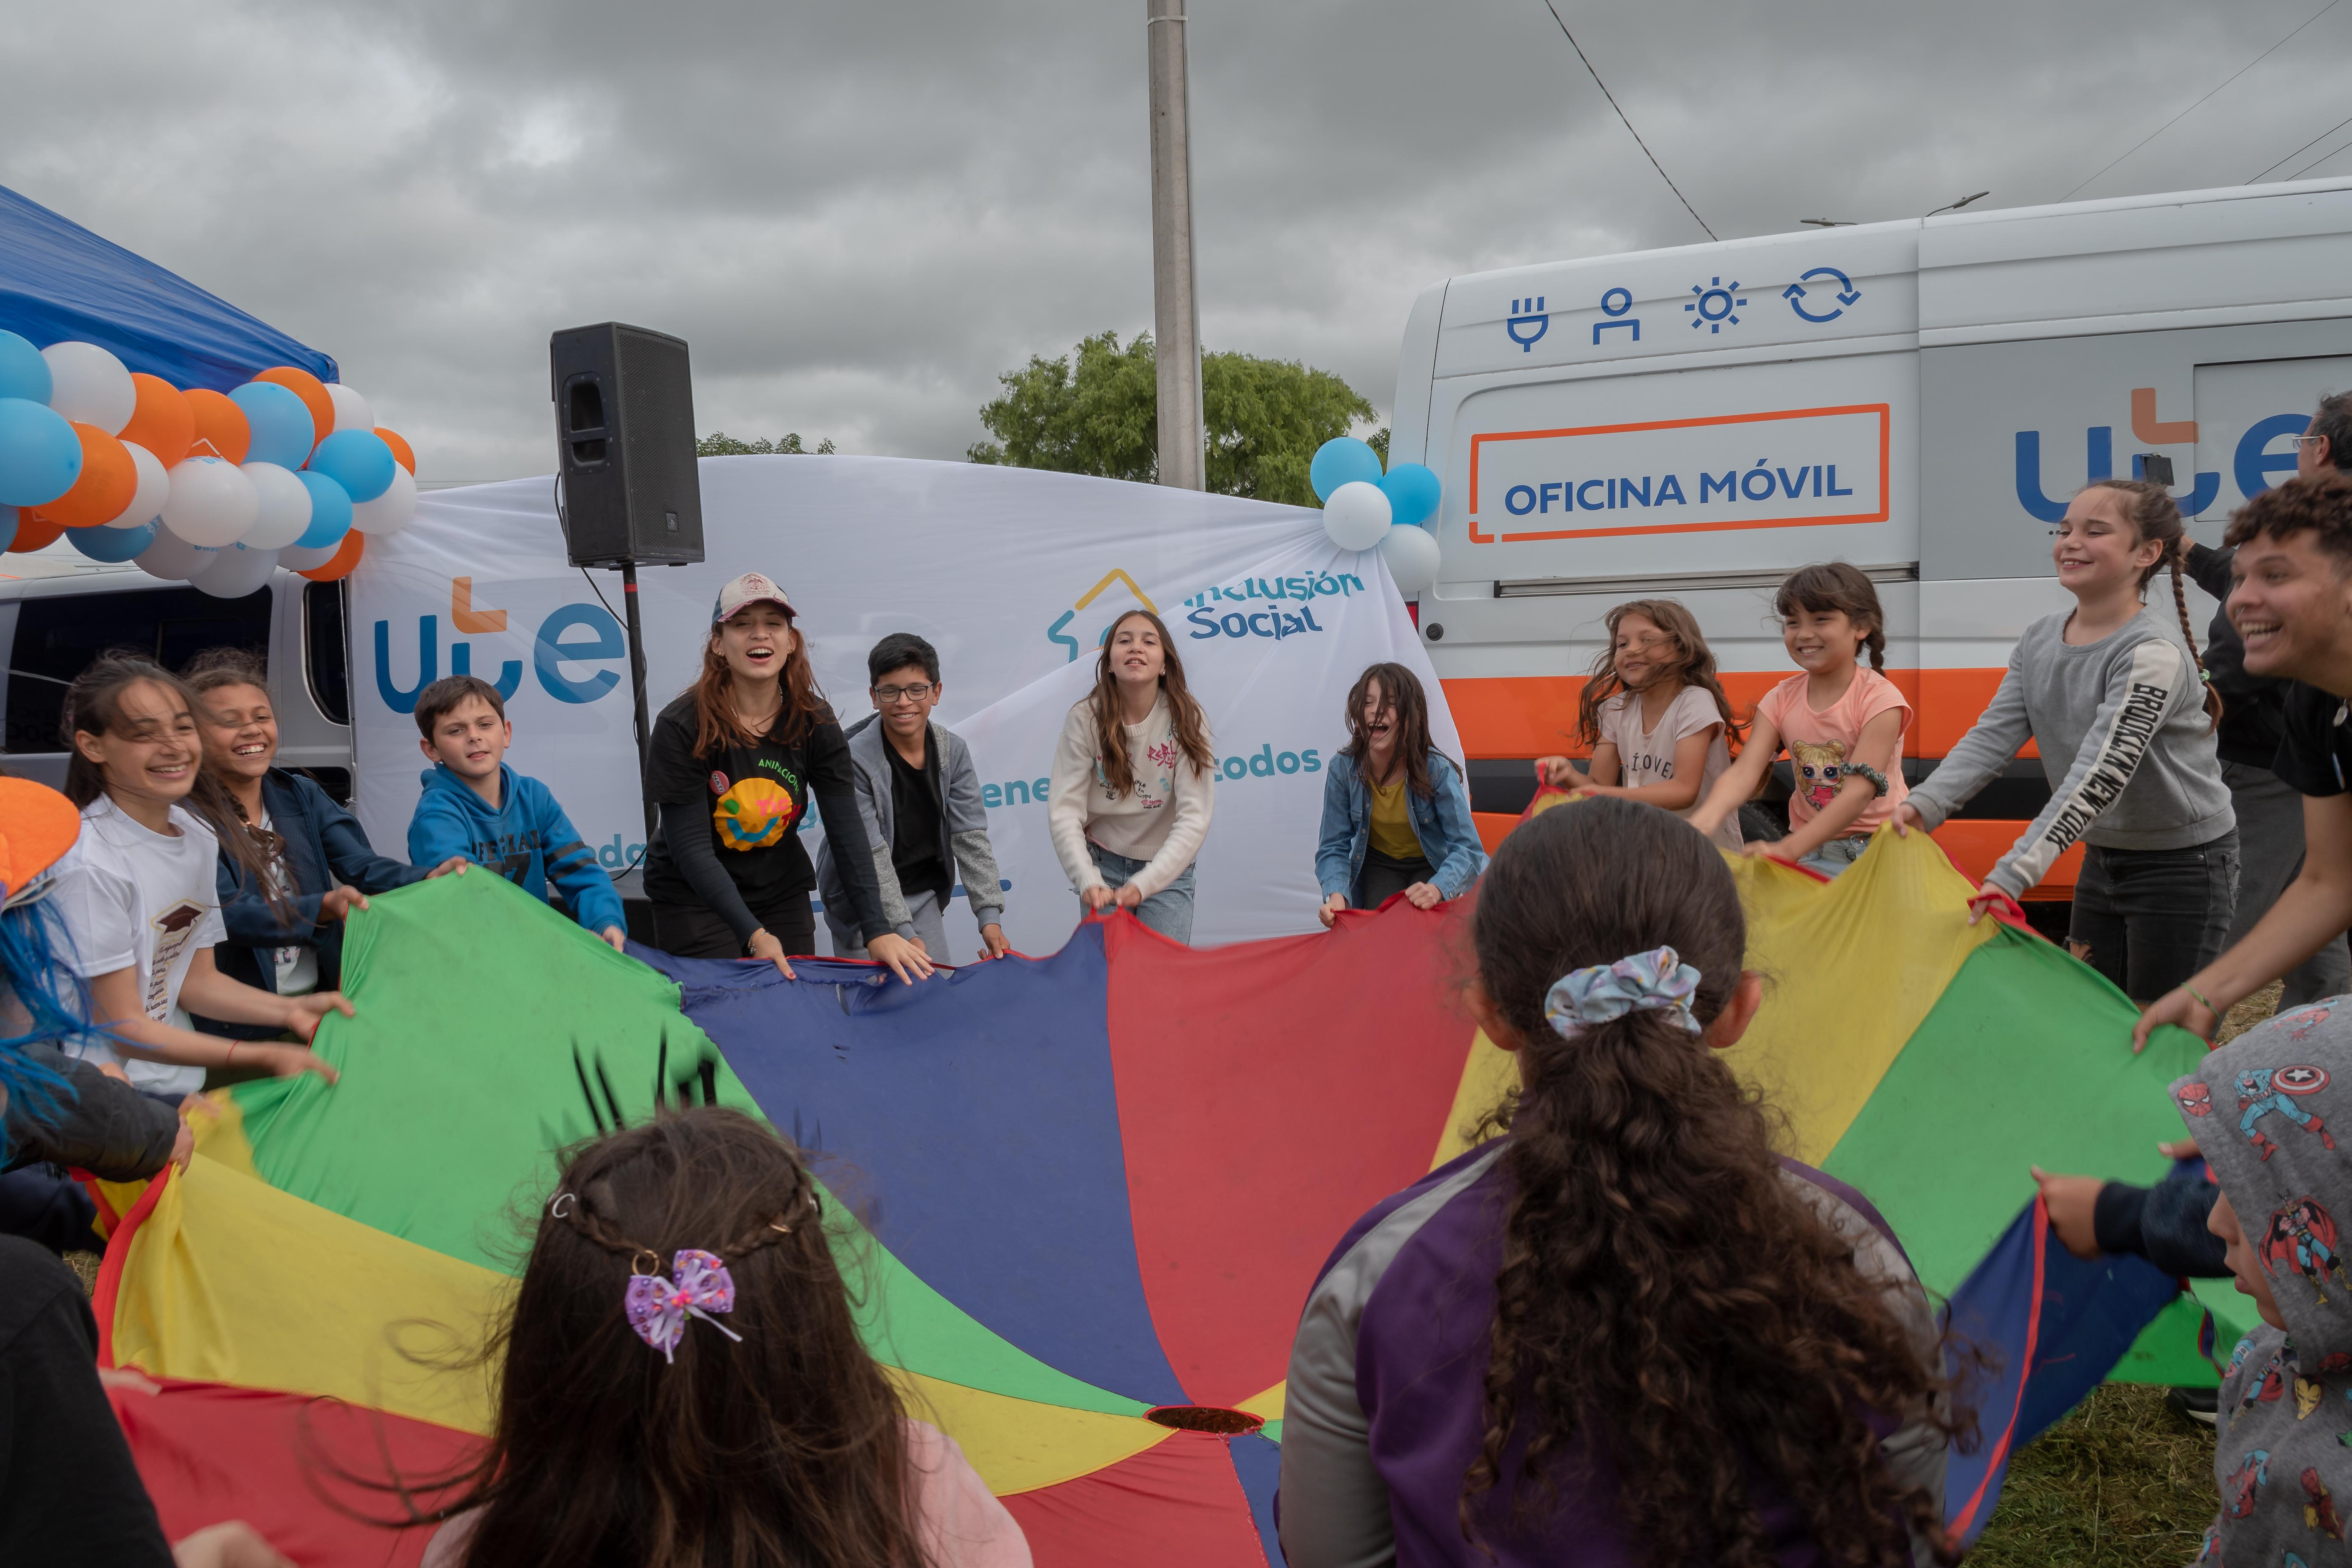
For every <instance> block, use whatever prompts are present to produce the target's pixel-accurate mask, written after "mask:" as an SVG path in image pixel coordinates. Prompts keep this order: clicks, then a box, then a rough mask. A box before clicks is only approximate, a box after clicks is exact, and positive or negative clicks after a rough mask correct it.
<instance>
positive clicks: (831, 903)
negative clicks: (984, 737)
mask: <svg viewBox="0 0 2352 1568" xmlns="http://www.w3.org/2000/svg"><path fill="white" fill-rule="evenodd" d="M866 676H867V679H869V680H870V681H871V682H872V685H871V687H870V688H869V690H868V695H869V696H871V697H872V698H873V700H874V711H875V715H876V718H874V719H867V720H866V721H863V722H861V723H859V724H858V725H857V726H856V728H854V729H852V730H851V731H849V736H848V739H849V762H850V773H851V775H852V777H853V779H854V781H855V783H856V790H857V810H858V814H859V815H860V816H862V817H864V819H865V822H866V842H867V843H868V844H871V845H872V846H873V847H874V870H875V874H876V875H877V877H878V878H879V879H881V883H882V915H883V918H884V919H885V920H887V921H892V922H893V923H894V924H895V926H896V927H897V930H898V934H899V935H900V936H902V937H905V938H906V939H907V940H908V941H909V942H913V943H914V944H915V945H916V946H918V947H919V948H921V949H922V950H923V952H924V953H925V954H926V955H928V956H929V957H931V958H933V959H938V960H941V961H944V960H945V958H946V956H947V944H948V933H947V926H946V923H945V921H944V919H943V917H944V916H945V914H946V912H947V903H948V894H949V892H950V889H953V888H954V886H955V878H954V875H952V874H950V868H951V867H952V868H954V870H955V871H956V872H960V873H961V875H962V877H963V886H964V893H965V896H966V897H967V898H969V899H970V900H971V912H972V917H973V918H974V919H975V920H977V921H980V939H981V941H982V942H984V943H985V944H986V946H985V948H984V949H983V951H982V952H981V954H980V956H981V957H982V958H984V959H986V958H1001V957H1003V954H1004V953H1005V952H1006V950H1007V949H1008V948H1009V947H1010V946H1011V945H1012V944H1011V943H1009V942H1006V941H1005V939H1004V928H1003V926H1002V925H1001V924H999V923H998V922H999V921H1001V920H1002V919H1003V914H1004V895H1003V892H1002V891H1001V890H1000V889H999V887H998V877H997V871H996V855H995V852H994V851H993V850H992V849H991V848H990V847H989V844H988V814H987V813H986V811H984V810H983V809H982V806H981V804H980V774H979V773H977V772H975V771H974V770H973V768H972V765H971V749H970V748H969V747H967V746H966V745H965V744H964V743H963V742H962V741H961V739H960V738H958V737H957V736H956V735H955V734H954V733H953V732H951V731H948V730H946V729H944V728H942V727H941V726H940V725H937V724H934V723H932V722H931V710H932V709H934V708H936V707H938V706H939V705H940V697H941V696H942V695H943V694H944V693H945V690H946V689H945V688H944V687H942V686H941V685H940V656H939V652H938V650H937V649H935V648H933V647H931V645H930V644H929V643H928V642H925V641H924V640H923V639H922V638H921V637H917V636H915V635H914V634H913V633H911V632H894V633H892V634H891V635H890V636H888V637H884V638H883V639H882V640H881V641H880V642H878V643H876V644H875V645H874V650H873V651H872V652H871V653H869V654H867V655H866ZM877 720H878V722H877ZM816 876H817V896H818V897H819V898H821V899H823V900H824V923H825V924H826V925H828V926H830V927H831V928H832V929H833V951H834V955H835V957H838V958H863V957H865V956H866V949H865V948H864V947H863V946H861V945H859V943H858V941H857V932H856V930H855V929H854V928H852V927H851V926H850V925H848V924H846V923H845V921H843V920H842V918H841V916H840V914H838V913H836V912H835V911H837V910H840V911H845V910H848V908H849V907H850V906H849V895H848V892H847V890H846V889H845V887H844V886H843V884H842V880H841V868H839V867H837V866H835V864H834V862H833V852H832V847H831V846H830V844H829V843H821V844H820V845H819V846H818V848H817V858H816Z"/></svg>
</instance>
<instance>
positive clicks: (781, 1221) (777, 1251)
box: [450, 1107, 925, 1568]
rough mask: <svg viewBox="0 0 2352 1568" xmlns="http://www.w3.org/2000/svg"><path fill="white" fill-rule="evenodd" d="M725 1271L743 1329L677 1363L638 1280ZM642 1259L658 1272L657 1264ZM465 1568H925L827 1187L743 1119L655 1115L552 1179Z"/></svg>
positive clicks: (576, 1158) (889, 1414) (689, 1337)
mask: <svg viewBox="0 0 2352 1568" xmlns="http://www.w3.org/2000/svg"><path fill="white" fill-rule="evenodd" d="M686 1247H696V1248H699V1249H701V1250H703V1251H706V1252H713V1253H716V1254H718V1256H719V1259H720V1261H721V1262H723V1263H724V1264H725V1265H726V1267H727V1270H728V1272H729V1274H730V1276H731V1277H732V1279H733V1280H734V1284H735V1304H734V1310H732V1311H731V1312H730V1313H728V1314H727V1315H726V1316H725V1317H723V1318H719V1319H715V1320H714V1321H717V1322H721V1323H724V1324H725V1325H726V1327H727V1328H728V1329H729V1330H730V1331H733V1332H734V1333H737V1334H740V1335H741V1336H742V1338H741V1339H740V1341H736V1340H731V1339H729V1338H728V1337H727V1336H726V1335H725V1334H722V1333H720V1332H719V1331H718V1330H716V1329H714V1328H712V1327H711V1326H710V1325H709V1323H705V1322H702V1321H698V1320H696V1319H693V1318H691V1317H689V1318H688V1321H687V1330H686V1337H685V1339H684V1340H683V1341H682V1342H680V1343H679V1344H678V1345H677V1352H676V1360H675V1361H674V1362H665V1361H664V1360H663V1358H662V1355H661V1352H658V1351H656V1350H654V1349H652V1348H651V1347H650V1346H648V1345H647V1344H646V1342H644V1341H643V1340H641V1339H639V1338H638V1337H637V1335H636V1333H635V1331H633V1330H632V1329H631V1328H630V1326H629V1321H628V1317H627V1315H626V1312H625V1310H624V1305H623V1301H624V1295H625V1291H626V1290H627V1289H628V1283H629V1279H630V1275H631V1274H632V1272H633V1271H635V1272H642V1271H644V1270H645V1269H646V1268H650V1267H653V1266H654V1265H656V1264H657V1265H658V1266H659V1270H660V1271H661V1272H662V1273H664V1274H667V1273H668V1272H669V1270H670V1268H671V1266H672V1259H673V1258H674V1256H675V1255H676V1254H677V1252H678V1251H679V1250H680V1249H681V1248H686ZM648 1258H650V1259H651V1262H648V1261H647V1259H648ZM491 1352H492V1353H493V1354H498V1355H499V1356H500V1357H501V1359H502V1361H503V1368H502V1371H501V1373H500V1375H499V1396H498V1414H497V1419H496V1425H495V1426H494V1427H493V1429H492V1431H491V1434H490V1441H489V1444H488V1447H487V1448H485V1449H484V1450H483V1452H482V1455H481V1457H480V1459H479V1461H478V1463H477V1464H476V1465H475V1466H474V1467H473V1468H471V1470H470V1472H469V1479H470V1482H471V1484H470V1486H469V1487H468V1489H467V1494H466V1495H465V1496H464V1497H463V1498H462V1499H461V1500H458V1501H457V1502H454V1503H452V1504H451V1505H450V1508H451V1509H452V1510H456V1509H464V1508H479V1509H480V1510H481V1512H480V1513H479V1515H478V1516H477V1518H478V1522H477V1524H476V1526H475V1529H474V1531H473V1534H472V1536H471V1538H470V1540H469V1541H468V1542H467V1546H466V1552H465V1555H464V1558H463V1559H462V1562H463V1563H464V1565H465V1568H575V1565H577V1564H606V1563H612V1564H624V1563H625V1564H627V1565H629V1568H705V1564H707V1563H727V1564H730V1568H806V1565H808V1564H813V1563H824V1564H826V1565H827V1568H923V1564H924V1563H925V1558H924V1554H923V1550H922V1546H921V1543H920V1535H919V1525H918V1523H917V1521H916V1513H915V1502H914V1481H913V1478H912V1476H911V1475H910V1472H909V1463H908V1449H907V1442H906V1436H905V1430H904V1427H903V1426H902V1425H901V1419H902V1418H901V1415H900V1410H899V1404H898V1395H897V1394H896V1392H895V1391H894V1390H893V1389H892V1387H891V1385H890V1383H889V1381H888V1379H887V1378H886V1377H885V1376H884V1374H883V1372H882V1369H881V1368H880V1367H879V1366H878V1365H877V1364H876V1363H875V1361H874V1358H873V1356H872V1355H870V1354H868V1353H867V1352H866V1346H865V1344H864V1342H862V1341H861V1340H860V1339H859V1338H858V1333H857V1326H856V1322H855V1321H854V1320H853V1319H852V1317H851V1313H850V1304H849V1299H848V1294H847V1291H846V1289H845V1286H844V1284H843V1281H842V1277H841V1273H840V1270H839V1268H837V1267H836V1265H835V1261H834V1256H833V1250H832V1247H830V1246H829V1245H828V1242H827V1239H826V1231H825V1226H824V1220H823V1216H822V1212H821V1207H820V1199H819V1195H818V1191H817V1187H816V1184H815V1183H814V1180H812V1179H811V1177H810V1175H809V1173H808V1171H807V1169H806V1167H805V1166H804V1165H803V1163H802V1162H801V1159H800V1157H799V1155H798V1154H797V1153H796V1152H794V1150H793V1148H792V1146H791V1145H789V1144H788V1143H786V1142H784V1141H783V1139H782V1138H781V1137H780V1136H778V1135H777V1134H776V1133H775V1132H773V1131H770V1130H769V1129H768V1128H766V1127H764V1126H762V1125H761V1123H759V1122H758V1121H754V1120H752V1119H751V1117H749V1116H746V1115H744V1114H743V1113H742V1112H740V1111H738V1110H727V1109H724V1108H719V1107H701V1108H698V1109H695V1110H685V1111H677V1112H668V1113H663V1114H659V1115H656V1118H655V1119H654V1120H653V1121H648V1122H645V1123H642V1124H640V1125H638V1126H635V1127H632V1128H629V1129H627V1130H625V1131H619V1132H614V1133H612V1134H610V1135H608V1136H606V1137H604V1138H603V1139H601V1140H599V1141H597V1142H593V1143H591V1144H589V1145H588V1146H586V1147H585V1148H583V1149H581V1150H580V1151H578V1152H576V1153H574V1154H573V1155H572V1158H571V1160H570V1161H569V1162H568V1163H566V1164H565V1166H564V1168H563V1173H562V1176H561V1177H560V1178H558V1181H557V1184H556V1191H555V1194H553V1196H552V1197H551V1201H550V1202H549V1203H548V1204H547V1205H545V1206H544V1207H542V1208H541V1210H540V1215H539V1222H538V1232H537V1235H536V1236H535V1237H534V1238H533V1240H532V1244H531V1249H530V1261H529V1262H528V1264H527V1265H526V1266H525V1268H524V1269H523V1274H522V1279H521V1282H520V1285H519V1286H518V1287H517V1289H516V1290H515V1294H514V1299H513V1304H512V1306H511V1308H510V1309H509V1310H508V1312H507V1313H506V1315H505V1319H504V1321H503V1322H502V1324H501V1326H500V1327H499V1331H498V1333H497V1337H496V1339H495V1341H494V1342H493V1345H492V1347H491Z"/></svg>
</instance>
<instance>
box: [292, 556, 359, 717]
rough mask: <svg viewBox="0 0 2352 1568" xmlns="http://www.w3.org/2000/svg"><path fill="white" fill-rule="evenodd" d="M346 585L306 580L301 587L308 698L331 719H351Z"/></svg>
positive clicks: (303, 658)
mask: <svg viewBox="0 0 2352 1568" xmlns="http://www.w3.org/2000/svg"><path fill="white" fill-rule="evenodd" d="M346 592H348V590H347V588H346V587H345V585H344V584H341V583H340V582H338V583H309V584H304V585H303V588H302V662H303V665H304V667H305V668H307V670H308V671H309V674H310V700H311V701H312V702H314V703H316V704H317V705H318V709H319V711H320V713H321V714H322V715H324V716H325V717H326V718H327V719H328V720H329V721H331V722H333V723H337V724H348V723H350V722H351V721H352V679H351V650H350V643H349V641H348V640H347V639H346V638H345V637H344V636H343V624H344V613H343V595H345V593H346Z"/></svg>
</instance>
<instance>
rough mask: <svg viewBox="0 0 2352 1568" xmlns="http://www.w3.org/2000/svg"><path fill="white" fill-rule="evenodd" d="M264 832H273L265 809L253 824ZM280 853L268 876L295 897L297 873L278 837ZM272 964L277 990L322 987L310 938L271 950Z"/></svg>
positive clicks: (288, 992)
mask: <svg viewBox="0 0 2352 1568" xmlns="http://www.w3.org/2000/svg"><path fill="white" fill-rule="evenodd" d="M254 826H256V827H257V828H259V829H260V830H261V831H262V832H263V833H271V832H274V831H275V829H274V828H272V827H271V826H270V822H269V814H268V812H266V811H265V812H263V813H262V814H261V820H260V821H259V822H257V823H256V824H254ZM277 843H278V853H277V854H275V855H272V856H271V857H270V858H269V880H270V883H271V885H272V886H273V887H275V888H276V889H277V890H278V896H279V897H281V898H283V899H286V900H289V901H290V900H292V899H293V898H294V896H295V895H296V894H297V893H298V892H299V891H300V889H298V888H296V887H295V886H294V874H293V872H292V871H290V870H289V869H288V868H287V865H286V841H285V840H284V839H282V838H281V839H278V840H277ZM269 963H270V967H271V969H273V970H274V971H275V972H276V973H277V976H278V994H279V995H280V996H308V995H309V994H310V993H311V992H313V991H316V990H317V989H318V988H319V950H318V949H317V948H315V947H312V946H311V945H310V943H309V942H289V943H288V944H287V945H286V946H284V947H273V948H271V949H270V950H269Z"/></svg>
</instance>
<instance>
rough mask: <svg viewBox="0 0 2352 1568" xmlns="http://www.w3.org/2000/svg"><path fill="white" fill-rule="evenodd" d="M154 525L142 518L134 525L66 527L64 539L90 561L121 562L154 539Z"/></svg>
mask: <svg viewBox="0 0 2352 1568" xmlns="http://www.w3.org/2000/svg"><path fill="white" fill-rule="evenodd" d="M156 527H157V525H156V524H154V523H152V522H142V523H141V524H140V525H139V526H138V527H136V528H68V529H67V530H66V542H67V543H68V544H70V545H72V546H73V547H74V548H75V549H76V550H79V551H80V552H82V553H83V554H84V555H87V556H89V558H90V559H91V560H92V561H109V562H123V561H128V560H130V559H131V557H132V556H134V555H137V554H139V553H140V552H142V551H144V550H145V549H146V548H147V547H148V546H149V545H151V544H152V543H154V542H155V529H156Z"/></svg>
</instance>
